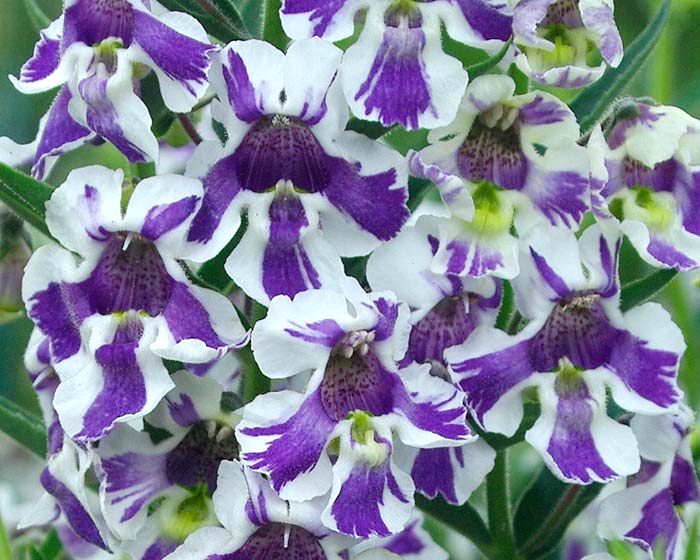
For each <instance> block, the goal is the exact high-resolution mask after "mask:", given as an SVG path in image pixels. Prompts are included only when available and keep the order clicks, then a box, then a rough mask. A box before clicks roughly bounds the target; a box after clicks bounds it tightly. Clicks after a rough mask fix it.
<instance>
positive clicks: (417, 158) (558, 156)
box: [409, 75, 589, 278]
mask: <svg viewBox="0 0 700 560" xmlns="http://www.w3.org/2000/svg"><path fill="white" fill-rule="evenodd" d="M514 92H515V84H514V82H513V80H512V79H511V78H509V77H507V76H491V75H488V76H481V77H479V78H477V79H475V80H474V81H473V82H472V83H471V84H470V85H469V87H468V88H467V91H466V93H465V95H464V98H463V100H462V103H461V105H460V109H459V112H458V114H457V117H456V118H455V120H454V121H453V122H452V123H450V124H449V125H448V126H446V127H443V128H438V129H435V130H432V131H431V132H430V134H429V136H428V139H429V140H430V142H431V144H430V146H428V147H427V148H425V149H423V150H421V151H420V152H418V153H416V152H413V153H412V154H411V155H410V157H409V161H410V167H411V172H412V173H413V174H414V175H417V176H420V177H424V178H427V179H430V180H431V181H433V182H434V183H435V185H436V186H437V187H438V190H439V191H440V195H441V197H442V200H443V202H444V203H445V205H446V207H447V208H448V210H449V213H450V215H451V216H450V219H445V220H441V221H440V222H439V223H440V226H439V235H438V236H437V250H436V252H435V258H434V260H433V264H432V270H433V271H434V272H438V273H448V274H456V275H460V274H466V275H469V276H484V275H486V274H496V275H498V276H501V277H503V278H512V277H514V276H516V275H517V274H518V264H517V248H518V240H517V238H516V237H514V236H513V235H512V233H511V228H512V227H513V226H515V228H516V229H517V231H518V233H520V234H521V235H522V234H524V233H525V232H526V231H527V230H528V229H530V228H531V227H532V226H533V225H535V224H538V223H550V224H552V225H556V226H560V227H567V228H575V227H576V226H577V225H578V224H579V223H580V222H581V219H582V218H583V215H584V214H585V212H586V211H587V210H588V207H589V192H588V184H589V183H588V174H589V163H588V154H587V152H586V150H585V148H583V147H582V146H580V145H578V143H577V141H578V139H579V127H578V124H577V122H576V118H575V116H574V114H573V113H572V112H571V110H570V109H569V108H568V107H567V106H566V105H565V104H564V103H563V102H561V101H560V100H559V99H557V98H556V97H554V96H553V95H550V94H547V93H543V92H531V93H528V94H524V95H514Z"/></svg>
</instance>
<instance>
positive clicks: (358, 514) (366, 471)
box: [331, 460, 411, 538]
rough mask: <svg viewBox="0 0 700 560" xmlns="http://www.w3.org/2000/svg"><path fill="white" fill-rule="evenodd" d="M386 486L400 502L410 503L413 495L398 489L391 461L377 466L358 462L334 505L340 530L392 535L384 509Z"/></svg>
mask: <svg viewBox="0 0 700 560" xmlns="http://www.w3.org/2000/svg"><path fill="white" fill-rule="evenodd" d="M387 489H388V490H389V492H390V493H391V494H392V495H393V496H394V497H395V498H396V499H397V500H398V501H399V502H401V503H404V504H408V503H409V501H410V499H411V497H410V496H405V495H404V494H403V492H402V491H401V489H400V488H399V485H398V483H397V481H396V478H395V477H394V475H393V473H392V472H391V468H390V461H389V460H386V461H384V462H383V463H382V464H380V465H378V466H376V467H371V466H368V465H362V464H358V465H356V466H355V468H353V470H352V471H351V472H350V474H349V476H348V478H347V479H346V480H345V481H344V482H343V485H342V487H341V489H340V492H339V493H338V496H337V497H336V499H335V501H334V502H333V505H332V507H331V514H332V515H333V518H334V519H335V522H336V525H337V527H338V531H340V532H341V533H344V534H346V535H354V536H358V537H363V538H368V537H371V536H374V535H377V536H380V537H386V536H388V535H390V534H391V531H390V530H389V529H388V528H387V526H386V524H385V523H384V520H383V519H382V512H381V506H383V505H384V493H385V491H386V490H387Z"/></svg>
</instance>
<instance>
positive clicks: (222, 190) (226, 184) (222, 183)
mask: <svg viewBox="0 0 700 560" xmlns="http://www.w3.org/2000/svg"><path fill="white" fill-rule="evenodd" d="M202 184H203V186H204V197H203V199H202V206H201V208H200V209H199V211H198V212H197V215H196V216H195V217H194V219H193V220H192V225H191V226H190V231H189V233H188V234H187V239H188V241H194V242H198V243H206V242H207V241H209V240H210V239H211V238H212V237H213V236H214V232H215V231H216V228H217V227H218V226H219V223H220V222H221V218H222V217H223V215H224V213H225V212H226V210H227V209H228V207H229V205H230V204H231V202H232V201H233V199H234V198H236V195H238V193H240V191H241V185H240V183H239V182H238V180H237V176H236V154H235V153H234V154H232V155H230V156H227V157H225V158H223V159H221V160H219V161H218V162H216V164H215V165H214V166H213V167H212V168H211V169H210V170H209V172H208V173H207V174H206V176H205V177H204V178H203V179H202ZM234 233H235V232H233V231H232V232H231V235H233V234H234Z"/></svg>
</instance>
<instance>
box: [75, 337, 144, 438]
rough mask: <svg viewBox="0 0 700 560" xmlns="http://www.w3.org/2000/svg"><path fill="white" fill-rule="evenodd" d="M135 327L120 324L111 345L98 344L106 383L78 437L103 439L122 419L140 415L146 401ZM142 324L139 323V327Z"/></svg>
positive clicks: (85, 418) (99, 358)
mask: <svg viewBox="0 0 700 560" xmlns="http://www.w3.org/2000/svg"><path fill="white" fill-rule="evenodd" d="M133 328H134V327H133V325H132V326H127V327H120V329H118V330H117V332H116V334H115V335H114V340H113V341H112V343H111V344H105V345H104V346H101V347H99V348H98V349H97V350H96V352H95V361H96V362H97V365H98V366H99V367H100V369H101V371H102V375H103V378H104V382H103V385H102V389H101V390H100V393H99V394H98V395H97V397H96V398H95V400H94V401H93V402H92V404H91V405H90V408H89V409H88V410H87V412H86V413H85V415H84V417H83V429H82V430H81V432H80V433H79V434H77V435H76V436H75V438H76V439H83V440H91V441H94V440H98V439H101V438H102V437H103V436H104V435H105V434H106V433H107V432H108V431H109V430H110V429H111V428H112V426H113V425H114V423H115V422H116V421H118V420H119V419H120V418H122V417H124V416H127V415H131V414H137V413H139V412H141V411H142V410H143V407H144V405H145V404H146V382H145V379H144V372H142V371H141V366H140V365H139V363H138V360H137V358H136V349H137V348H138V337H140V334H141V333H140V332H139V333H138V337H135V336H134V334H136V333H134V332H130V331H131V330H132V329H133ZM137 330H139V331H140V330H141V329H140V325H139V329H137Z"/></svg>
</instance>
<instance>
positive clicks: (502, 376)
mask: <svg viewBox="0 0 700 560" xmlns="http://www.w3.org/2000/svg"><path fill="white" fill-rule="evenodd" d="M529 354H530V341H529V340H523V341H521V342H519V343H517V344H514V345H513V346H509V347H507V348H504V349H503V350H499V351H496V352H493V353H491V354H486V355H484V356H480V357H477V358H470V359H468V360H464V361H463V362H459V363H454V364H450V365H451V367H452V369H453V370H454V372H455V373H456V374H457V377H458V378H460V381H459V386H460V387H461V388H462V390H463V391H464V392H465V393H466V401H467V403H468V404H469V407H470V408H471V409H472V410H473V411H474V413H475V414H476V416H477V418H478V419H479V422H480V423H482V425H483V421H484V416H485V415H486V413H487V412H488V411H489V410H491V409H492V408H493V407H494V405H495V404H496V403H497V402H498V401H499V400H500V399H501V398H502V397H503V396H504V395H505V394H506V393H507V392H508V391H510V390H511V389H513V387H515V386H516V385H518V384H519V383H521V382H522V381H524V380H526V379H527V378H528V377H530V376H531V375H532V374H533V373H534V371H533V368H532V365H531V363H530V356H529Z"/></svg>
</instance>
